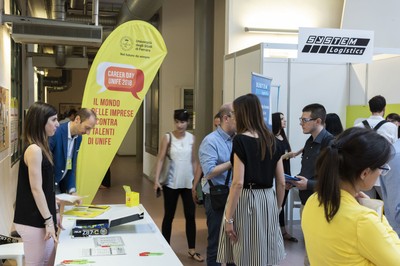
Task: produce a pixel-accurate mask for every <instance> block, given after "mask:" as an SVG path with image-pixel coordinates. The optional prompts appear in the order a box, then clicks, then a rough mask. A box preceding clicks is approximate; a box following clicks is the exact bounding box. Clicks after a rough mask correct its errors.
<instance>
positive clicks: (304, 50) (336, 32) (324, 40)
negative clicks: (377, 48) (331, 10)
mask: <svg viewBox="0 0 400 266" xmlns="http://www.w3.org/2000/svg"><path fill="white" fill-rule="evenodd" d="M373 49H374V32H373V31H366V30H345V29H325V28H299V45H298V51H297V57H298V58H299V59H302V60H309V61H319V62H336V63H370V62H372V56H373Z"/></svg>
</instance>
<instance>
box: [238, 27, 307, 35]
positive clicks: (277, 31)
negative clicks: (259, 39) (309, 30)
mask: <svg viewBox="0 0 400 266" xmlns="http://www.w3.org/2000/svg"><path fill="white" fill-rule="evenodd" d="M244 31H245V32H252V33H268V34H299V30H293V29H270V28H250V27H244Z"/></svg>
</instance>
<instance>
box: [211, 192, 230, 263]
mask: <svg viewBox="0 0 400 266" xmlns="http://www.w3.org/2000/svg"><path fill="white" fill-rule="evenodd" d="M204 208H205V209H206V216H207V229H208V237H207V242H208V245H207V266H220V265H221V263H218V262H216V260H217V253H218V242H219V231H220V229H221V222H222V219H223V216H224V210H221V211H214V210H213V208H212V207H211V199H210V194H204ZM231 265H235V264H230V263H228V264H227V266H231Z"/></svg>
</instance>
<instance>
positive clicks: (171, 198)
mask: <svg viewBox="0 0 400 266" xmlns="http://www.w3.org/2000/svg"><path fill="white" fill-rule="evenodd" d="M163 195H164V219H163V222H162V227H161V231H162V234H163V236H164V238H165V239H166V240H167V242H168V243H170V240H171V231H172V222H173V220H174V217H175V211H176V206H177V204H178V198H179V196H181V198H182V202H183V211H184V214H185V220H186V239H187V243H188V247H189V249H191V248H193V249H194V248H195V247H196V221H195V204H194V202H193V198H192V190H191V189H187V188H179V189H172V188H169V187H167V186H163Z"/></svg>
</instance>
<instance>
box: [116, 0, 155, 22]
mask: <svg viewBox="0 0 400 266" xmlns="http://www.w3.org/2000/svg"><path fill="white" fill-rule="evenodd" d="M162 4H163V0H124V2H123V3H122V7H121V9H120V12H119V14H118V18H117V25H120V24H122V23H124V22H127V21H129V20H144V21H148V20H150V19H151V18H152V17H153V16H154V14H156V13H157V11H158V10H159V9H160V8H161V6H162Z"/></svg>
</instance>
